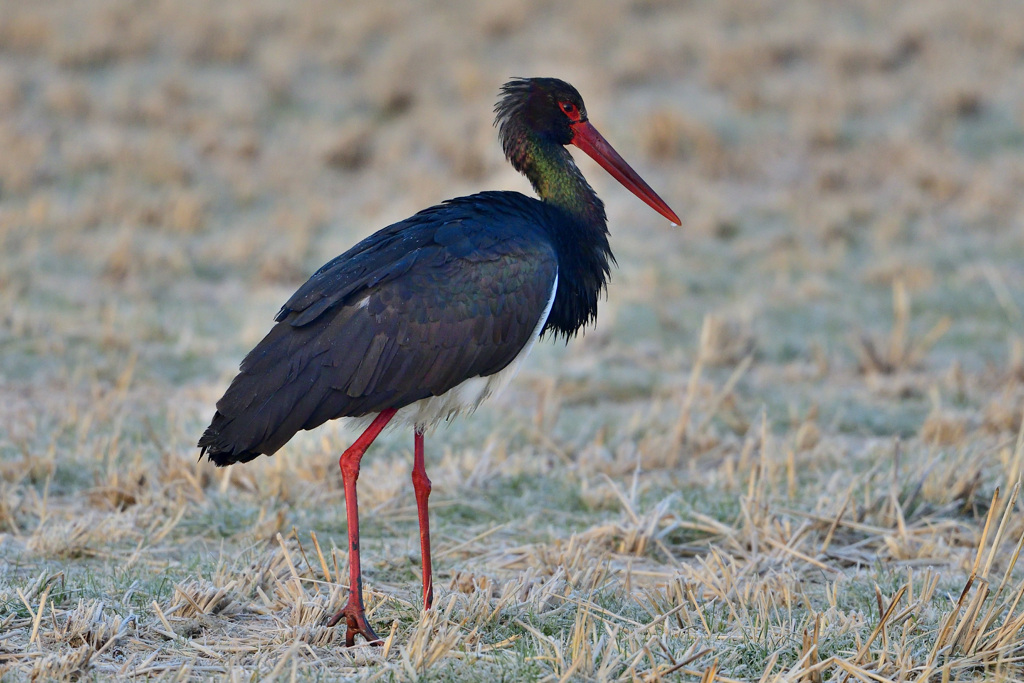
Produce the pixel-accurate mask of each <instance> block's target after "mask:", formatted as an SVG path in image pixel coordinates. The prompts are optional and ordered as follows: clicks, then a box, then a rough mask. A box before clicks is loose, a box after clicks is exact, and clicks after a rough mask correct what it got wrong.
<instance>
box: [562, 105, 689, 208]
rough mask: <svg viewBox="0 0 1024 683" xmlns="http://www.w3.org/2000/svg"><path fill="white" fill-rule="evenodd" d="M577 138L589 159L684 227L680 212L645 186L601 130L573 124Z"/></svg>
mask: <svg viewBox="0 0 1024 683" xmlns="http://www.w3.org/2000/svg"><path fill="white" fill-rule="evenodd" d="M571 128H572V132H573V136H572V144H574V145H576V146H577V147H579V148H580V149H582V150H583V151H584V152H586V153H587V155H588V156H589V157H590V158H591V159H593V160H594V161H596V162H597V163H599V164H601V167H602V168H604V170H606V171H608V172H609V173H611V174H612V177H613V178H615V179H616V180H618V181H619V182H620V183H622V184H623V185H625V186H626V189H628V190H629V191H630V192H632V193H633V194H635V195H636V196H637V197H639V198H640V199H642V200H644V202H645V203H646V204H647V205H648V206H649V207H651V208H652V209H654V210H655V211H657V212H658V213H660V214H661V215H662V216H664V217H665V218H667V219H669V220H670V221H672V222H673V223H674V224H675V225H682V222H681V221H680V220H679V216H677V215H676V212H675V211H673V210H672V209H670V208H669V207H668V204H666V203H665V200H663V199H662V198H661V197H659V196H658V193H657V192H655V191H654V190H652V189H651V186H650V185H648V184H647V183H645V182H644V179H643V178H641V177H640V176H639V175H638V174H637V172H636V171H634V170H633V169H632V168H630V166H629V164H627V163H626V160H625V159H623V158H622V157H620V156H619V153H618V152H616V151H615V150H614V149H613V148H612V146H611V145H609V144H608V141H607V140H605V139H604V136H602V135H601V134H600V133H598V132H597V129H596V128H594V127H593V126H592V125H590V122H589V121H578V122H576V123H573V124H571Z"/></svg>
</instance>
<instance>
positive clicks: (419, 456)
mask: <svg viewBox="0 0 1024 683" xmlns="http://www.w3.org/2000/svg"><path fill="white" fill-rule="evenodd" d="M413 444H414V445H413V465H412V488H413V491H414V492H415V493H416V512H417V514H418V515H419V518H420V557H421V558H422V561H423V609H430V606H431V605H432V604H433V603H434V579H433V577H432V575H431V571H430V517H429V515H428V514H427V499H428V498H429V497H430V478H429V477H427V468H426V466H425V465H424V464H423V432H421V431H420V430H419V428H418V427H417V428H416V436H415V437H414V439H413Z"/></svg>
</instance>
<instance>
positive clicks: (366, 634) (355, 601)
mask: <svg viewBox="0 0 1024 683" xmlns="http://www.w3.org/2000/svg"><path fill="white" fill-rule="evenodd" d="M396 412H398V411H397V410H395V409H393V408H388V409H387V410H384V411H381V413H380V414H379V415H378V416H377V417H375V418H374V420H373V422H371V423H370V426H369V427H367V428H366V431H364V432H363V433H362V434H361V435H360V436H359V438H358V439H356V440H355V443H353V444H352V445H351V446H349V447H348V449H347V450H346V451H345V452H344V453H343V454H342V455H341V458H340V459H339V460H338V464H339V465H340V466H341V478H342V481H343V482H344V484H345V513H346V517H347V518H348V579H349V580H348V602H346V603H345V606H344V607H342V608H341V610H339V611H338V613H337V614H335V615H334V616H333V617H331V620H330V621H328V622H327V625H328V626H334V625H335V624H337V623H338V622H339V621H341V619H342V617H344V618H345V624H346V627H347V628H346V631H345V645H346V647H352V646H353V645H355V642H356V634H357V633H358V634H360V635H362V636H363V638H366V641H367V642H368V643H370V644H372V645H380V644H381V643H382V642H383V641H381V639H380V637H379V636H378V635H377V634H376V633H374V632H373V629H372V628H370V623H369V622H368V621H367V620H366V610H365V608H364V607H363V576H362V572H361V571H360V568H359V504H358V502H357V501H356V480H357V479H358V478H359V461H360V460H361V459H362V457H363V453H365V452H366V449H367V448H369V447H370V444H372V443H373V440H374V439H376V438H377V436H378V435H379V434H380V433H381V431H382V430H383V429H384V427H385V426H387V424H388V422H390V421H391V418H393V417H394V416H395V413H396Z"/></svg>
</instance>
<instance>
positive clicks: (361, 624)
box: [327, 600, 384, 647]
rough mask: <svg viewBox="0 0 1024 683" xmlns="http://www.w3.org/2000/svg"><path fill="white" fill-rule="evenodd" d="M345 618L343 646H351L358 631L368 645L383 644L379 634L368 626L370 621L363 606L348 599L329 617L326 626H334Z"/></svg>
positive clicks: (354, 642)
mask: <svg viewBox="0 0 1024 683" xmlns="http://www.w3.org/2000/svg"><path fill="white" fill-rule="evenodd" d="M343 617H344V619H345V625H346V629H345V647H352V646H353V645H355V644H356V634H357V633H358V634H359V635H361V636H362V637H363V638H365V639H366V642H367V643H368V644H370V645H377V646H380V645H383V644H384V641H383V640H381V638H380V636H378V635H377V634H376V633H374V632H373V629H372V628H370V622H368V621H367V620H366V612H364V611H363V608H362V607H360V606H357V605H353V604H352V601H351V600H350V601H349V602H348V603H346V604H345V606H344V607H342V608H341V609H340V610H339V611H338V613H337V614H335V615H334V616H333V617H331V620H330V621H328V622H327V625H328V626H335V625H336V624H337V623H338V622H339V621H341V620H342V618H343Z"/></svg>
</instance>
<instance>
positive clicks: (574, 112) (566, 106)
mask: <svg viewBox="0 0 1024 683" xmlns="http://www.w3.org/2000/svg"><path fill="white" fill-rule="evenodd" d="M558 107H559V109H561V110H562V111H563V112H564V113H565V115H566V116H568V117H569V120H571V121H574V122H575V121H579V120H580V110H579V107H577V106H576V105H575V104H573V103H572V102H570V101H568V100H562V101H561V102H559V103H558Z"/></svg>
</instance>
